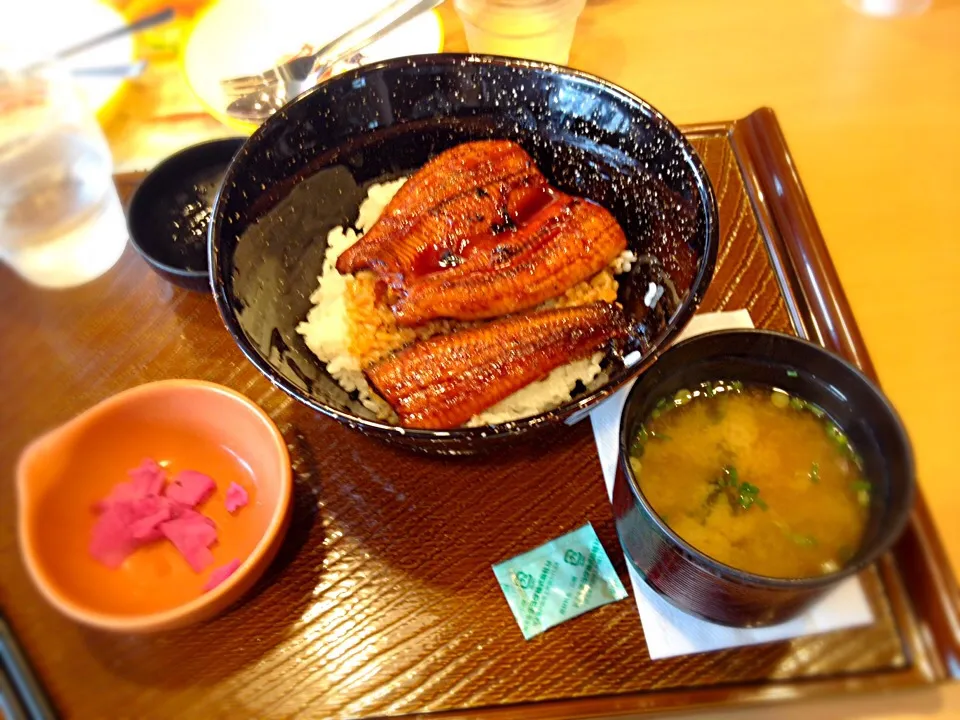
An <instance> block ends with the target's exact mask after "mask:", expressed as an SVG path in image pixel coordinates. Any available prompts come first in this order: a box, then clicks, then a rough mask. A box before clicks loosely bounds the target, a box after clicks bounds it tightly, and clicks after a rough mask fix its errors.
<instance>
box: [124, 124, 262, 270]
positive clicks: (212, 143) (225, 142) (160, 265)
mask: <svg viewBox="0 0 960 720" xmlns="http://www.w3.org/2000/svg"><path fill="white" fill-rule="evenodd" d="M243 143H244V138H242V137H227V138H219V139H217V140H207V141H205V142H201V143H197V144H195V145H189V146H188V147H185V148H183V149H182V150H178V151H177V152H175V153H173V155H168V156H167V157H165V158H164V159H163V160H161V161H160V162H159V163H158V164H157V165H156V166H155V167H154V168H153V169H152V170H151V171H150V172H148V173H147V174H146V176H144V178H143V180H141V181H140V184H139V185H137V187H136V189H135V190H134V191H133V194H132V195H131V196H130V200H129V202H128V203H127V218H128V220H127V227H128V228H129V227H130V221H129V218H130V217H131V216H132V215H133V214H134V213H136V212H137V206H138V205H140V204H143V203H144V202H146V200H145V199H144V198H145V197H146V196H147V195H148V194H149V193H150V187H149V184H148V181H149V180H150V178H151V176H153V175H154V173H158V172H161V171H163V170H164V169H165V168H166V167H167V166H168V165H172V164H173V163H175V162H177V161H181V160H182V159H183V158H184V157H185V156H190V155H193V154H195V153H200V152H203V151H207V152H209V150H210V149H211V148H213V149H218V148H219V147H220V146H222V147H223V148H224V149H228V148H233V153H234V154H236V153H237V152H238V151H239V150H240V148H241V147H243ZM222 161H223V160H222V159H220V160H219V161H218V162H222ZM145 186H146V190H144V189H143V188H144V187H145ZM219 195H220V191H219V190H218V191H217V194H216V196H214V204H213V207H215V206H216V198H217V197H219ZM210 217H213V210H211V212H210ZM130 244H131V245H133V249H134V250H136V251H137V253H138V254H139V255H140V257H142V258H143V259H144V260H145V261H146V262H147V264H148V265H150V266H152V267H154V268H156V269H157V270H160V271H161V272H164V273H168V274H170V275H174V276H176V277H178V278H182V279H183V280H187V281H190V280H199V281H203V280H207V281H209V279H210V275H211V273H210V248H209V244H210V228H209V221H208V227H207V246H208V247H207V268H206V270H186V269H184V268H181V267H177V266H176V265H170V264H168V263H165V262H162V261H160V260H157V258H156V257H155V256H154V255H153V253H152V252H151V251H150V248H148V247H144V246H143V245H141V244H140V243H139V242H138V241H137V238H136V237H135V235H134V234H133V233H130Z"/></svg>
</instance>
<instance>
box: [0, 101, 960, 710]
mask: <svg viewBox="0 0 960 720" xmlns="http://www.w3.org/2000/svg"><path fill="white" fill-rule="evenodd" d="M686 131H687V134H688V136H689V137H690V139H691V140H692V142H693V144H694V145H695V147H696V148H697V150H698V151H699V153H700V154H701V156H702V157H703V160H704V162H705V164H706V167H707V169H708V171H709V173H710V176H711V178H712V179H713V182H714V185H715V188H716V192H717V197H718V199H719V204H720V225H721V236H722V243H721V247H720V253H719V258H718V265H717V271H716V275H715V277H714V280H713V283H712V285H711V287H710V290H709V292H708V293H707V296H706V299H705V301H704V303H703V306H702V310H704V311H710V310H733V309H737V308H747V309H748V310H749V311H750V313H751V315H752V317H753V320H754V322H755V323H756V325H757V326H758V327H765V328H771V329H774V330H780V331H784V332H793V333H796V334H798V335H801V336H804V337H808V338H811V339H814V340H815V341H818V342H820V343H822V344H824V345H825V346H826V347H828V348H830V349H832V350H835V351H837V352H839V353H840V354H842V355H844V356H846V357H847V358H849V359H851V360H853V361H854V362H856V363H857V364H859V365H860V367H861V368H863V369H864V370H865V371H866V372H867V373H869V374H873V368H872V366H871V364H870V360H869V357H868V356H867V353H866V349H865V348H864V346H863V342H862V339H861V337H860V335H859V333H858V331H857V328H856V324H855V323H854V320H853V317H852V315H851V313H850V308H849V306H848V304H847V301H846V299H845V297H844V294H843V290H842V288H841V287H840V284H839V282H838V280H837V275H836V273H835V271H834V268H833V265H832V263H831V261H830V257H829V255H828V254H827V251H826V247H825V245H824V242H823V238H822V237H821V235H820V232H819V230H818V228H817V225H816V221H815V220H814V216H813V213H812V211H811V209H810V206H809V204H808V202H807V199H806V196H805V194H804V191H803V187H802V185H801V184H800V180H799V178H798V177H797V175H796V172H795V171H794V168H793V164H792V162H791V160H790V156H789V153H788V151H787V148H786V145H785V144H784V140H783V137H782V135H781V132H780V129H779V126H778V125H777V122H776V119H775V117H774V115H773V113H772V112H771V111H769V110H759V111H757V112H755V113H753V114H752V115H750V116H749V117H747V118H745V119H743V120H739V121H736V122H730V123H717V124H712V125H699V126H695V127H689V128H687V129H686ZM138 181H139V176H121V177H119V178H118V179H117V183H118V186H119V187H120V189H121V192H122V193H123V194H124V195H125V196H128V195H129V193H130V192H131V191H132V189H133V188H134V187H135V186H136V184H137V182H138ZM0 272H2V274H0V349H2V355H0V357H2V358H3V361H2V363H3V376H4V391H5V393H4V395H5V397H4V400H3V402H2V403H0V428H2V429H3V433H2V436H0V458H2V464H3V467H4V468H5V470H4V473H5V474H4V476H3V481H2V483H0V576H2V578H3V582H2V584H0V605H2V608H3V611H4V612H5V613H6V615H7V617H8V618H9V620H10V622H11V624H12V625H13V627H14V629H15V631H16V632H17V633H18V634H19V636H20V639H21V641H22V643H23V645H24V646H25V648H26V650H27V652H28V653H29V654H30V655H31V656H32V659H33V662H34V664H35V666H36V668H37V671H38V673H39V675H40V677H41V679H42V681H43V682H44V683H45V684H46V686H47V688H48V690H49V692H50V695H51V697H52V699H53V702H54V704H55V705H57V706H59V708H60V709H61V710H62V711H63V712H64V713H65V714H69V715H71V716H76V717H98V718H99V717H137V718H148V717H163V718H169V717H177V718H188V717H197V718H211V717H260V718H275V717H289V716H294V715H303V716H305V717H323V718H328V717H370V716H384V715H386V716H401V715H409V714H416V713H443V717H450V716H458V715H463V714H466V713H469V714H470V716H471V717H476V716H479V717H488V718H511V717H517V716H519V715H522V716H523V717H527V718H547V717H560V716H563V717H592V716H595V715H604V716H614V715H625V714H632V713H637V712H642V711H652V710H663V709H668V708H681V707H683V708H690V707H697V706H707V705H716V704H732V703H743V702H746V701H757V700H767V701H773V700H777V699H782V698H787V697H789V698H794V699H795V698H798V697H811V696H819V695H825V694H829V693H838V692H848V691H853V690H870V689H880V688H883V689H889V688H891V687H908V686H916V685H922V684H925V683H932V682H935V681H937V680H940V679H943V678H946V677H948V676H949V674H950V672H951V669H950V665H949V664H948V662H949V659H950V658H956V657H958V651H960V629H958V628H960V622H958V617H957V609H958V607H960V602H958V597H960V594H958V592H957V586H956V583H955V580H954V578H953V576H952V574H951V571H950V566H949V564H948V562H947V560H946V557H945V555H944V552H943V550H942V548H941V546H940V544H939V540H938V539H937V537H936V535H935V533H934V530H933V524H932V522H931V519H930V516H929V514H928V512H927V509H926V506H925V505H924V502H923V499H922V498H921V499H920V500H919V501H918V504H917V509H916V511H915V513H914V515H913V520H912V522H911V524H910V527H909V529H908V531H907V532H906V534H905V536H904V537H903V539H902V540H901V541H900V542H899V544H898V545H897V546H896V550H895V552H894V553H892V554H891V555H889V556H887V557H885V558H883V560H882V561H881V562H880V563H878V564H877V566H875V567H873V568H871V569H870V570H868V571H867V572H865V573H864V574H863V577H862V580H863V584H864V587H865V588H866V590H867V593H868V595H869V598H870V602H871V605H872V607H873V610H874V614H875V616H876V621H875V623H874V624H873V625H871V626H868V627H863V628H858V629H853V630H846V631H841V632H834V633H829V634H823V635H815V636H809V637H804V638H799V639H796V640H792V641H789V642H780V643H774V644H769V645H761V646H754V647H749V648H742V649H735V650H727V651H722V652H713V653H706V654H701V655H691V656H686V657H680V658H673V659H668V660H661V661H657V662H652V661H651V660H650V658H649V656H648V654H647V650H646V645H645V643H644V638H643V631H642V628H641V626H640V619H639V617H638V615H637V609H636V605H635V603H634V602H633V600H632V599H628V600H625V601H623V602H619V603H616V604H613V605H608V606H605V607H603V608H601V609H599V610H597V611H594V612H591V613H588V614H587V615H584V616H582V617H580V618H577V619H575V620H572V621H570V622H567V623H564V624H563V625H561V626H559V627H557V628H554V629H552V630H549V631H548V632H546V633H544V634H543V635H541V636H539V637H537V638H535V639H533V640H531V641H529V642H526V641H524V640H523V638H522V636H521V634H520V631H519V629H518V627H517V625H516V623H515V622H514V619H513V617H512V616H511V614H510V612H509V610H508V608H507V604H506V602H505V601H504V599H503V597H502V595H501V592H500V590H499V588H498V586H497V583H496V581H495V578H494V575H493V572H492V571H491V569H490V565H491V564H493V563H496V562H499V561H501V560H503V559H505V558H509V557H512V556H513V555H516V554H518V553H520V552H523V551H525V550H528V549H530V548H532V547H534V546H536V545H539V544H541V543H543V542H545V541H547V540H550V539H552V538H555V537H557V536H559V535H561V534H563V533H565V532H567V531H569V530H571V529H573V528H575V527H578V526H580V525H582V524H583V523H584V522H586V521H588V520H589V521H590V522H592V523H593V525H594V527H595V528H596V530H597V532H598V534H599V536H600V539H601V541H602V542H603V544H604V547H606V549H607V551H608V552H609V554H610V556H611V559H613V561H614V565H615V567H616V569H617V571H618V572H619V573H620V576H621V579H622V580H623V581H624V585H625V586H627V587H629V583H628V582H627V575H626V567H625V564H624V559H623V555H622V553H621V551H620V549H619V546H618V543H617V539H616V533H615V530H614V525H613V519H612V516H611V510H610V505H609V503H608V501H607V498H606V493H605V490H604V486H603V480H602V478H601V474H600V467H599V463H598V460H597V453H596V449H595V447H594V442H593V437H592V434H591V431H590V425H589V423H587V422H583V423H580V424H579V425H577V426H575V427H573V428H570V429H567V430H564V431H562V432H561V433H559V434H558V435H557V436H555V437H554V438H552V439H548V440H545V441H543V442H538V443H537V444H535V445H531V446H526V447H519V448H517V449H516V450H514V451H512V452H510V453H508V454H506V455H504V454H499V455H496V456H493V457H482V458H468V459H451V458H444V459H434V458H426V457H422V456H419V455H413V454H410V453H408V452H406V451H403V450H399V449H395V448H391V447H388V446H386V445H383V444H380V443H379V442H376V441H374V440H370V439H367V438H365V437H363V436H362V435H359V434H357V433H355V432H351V431H349V430H346V429H344V428H342V427H340V426H339V425H338V424H337V423H335V422H334V421H332V420H329V419H326V418H323V417H321V416H319V415H317V414H315V413H313V412H312V411H310V410H309V409H307V408H305V407H303V406H301V405H299V404H297V403H295V402H294V401H293V400H291V399H290V398H288V397H286V396H285V395H283V394H282V393H280V392H279V391H277V390H276V389H274V388H273V387H272V386H271V385H270V384H269V383H268V382H267V381H266V380H265V379H264V378H263V377H262V376H261V375H260V374H259V373H258V372H257V371H256V370H255V369H254V368H253V366H252V365H250V364H249V363H248V362H247V361H246V360H245V359H244V358H243V356H242V355H241V354H240V351H239V350H238V349H237V347H236V346H235V345H234V343H233V341H232V340H231V338H230V336H229V335H228V334H227V332H226V330H225V329H224V327H223V325H222V324H221V322H220V318H219V317H218V315H217V312H216V308H215V307H214V304H213V301H212V299H211V298H209V297H206V296H204V295H202V294H197V293H189V292H185V291H181V290H178V289H176V288H173V287H172V286H170V285H168V284H167V283H166V282H164V281H163V280H161V279H159V278H158V277H157V276H155V275H154V274H153V273H152V272H151V271H150V270H149V269H148V268H147V266H146V265H145V264H144V263H143V262H142V261H140V260H139V259H138V258H137V257H136V256H135V255H134V254H133V253H132V252H130V251H128V252H127V254H126V255H125V256H124V257H123V259H122V260H121V262H120V263H119V264H118V265H117V267H116V268H114V269H113V270H112V271H111V272H110V273H109V274H108V275H106V276H105V277H103V278H101V279H100V280H98V281H97V282H95V283H92V284H90V285H88V286H85V287H83V288H80V289H77V290H74V291H69V292H41V291H38V290H35V289H32V288H30V287H27V286H26V285H24V284H23V283H21V282H20V281H19V280H17V279H16V278H15V277H13V276H12V275H11V274H9V273H8V272H7V271H0ZM171 377H195V378H204V379H207V380H212V381H215V382H218V383H222V384H224V385H228V386H230V387H233V388H235V389H237V390H239V391H241V392H243V393H245V394H247V395H248V396H250V397H251V398H252V399H253V400H255V401H256V402H258V403H260V404H261V405H262V406H263V407H264V408H265V409H266V410H267V411H268V412H269V413H270V414H271V415H272V417H273V418H274V419H275V420H276V421H277V423H278V425H279V426H280V429H281V431H282V432H283V434H284V436H285V437H286V439H287V442H288V444H289V447H290V451H291V455H292V457H293V466H294V470H295V478H296V479H295V484H296V487H295V497H296V501H295V510H294V519H293V523H292V526H291V530H290V533H289V536H288V538H287V540H286V544H285V546H284V548H283V550H282V551H281V553H280V556H279V557H278V559H277V561H276V562H275V563H274V565H273V567H272V568H271V570H270V571H269V572H268V574H267V576H266V577H265V578H264V579H263V581H262V582H261V583H260V584H259V585H258V587H257V588H256V589H255V591H254V592H253V593H252V594H251V595H250V596H249V597H248V598H247V599H246V600H245V601H244V602H243V603H241V604H240V605H238V606H237V607H235V608H234V609H233V610H232V611H231V612H229V613H228V614H226V615H224V616H222V617H220V618H218V619H216V620H214V621H211V622H209V623H207V624H204V625H200V626H197V627H195V628H192V629H189V630H184V631H178V632H173V633H166V634H160V635H156V636H140V637H136V636H117V635H109V634H104V633H101V632H95V631H91V630H87V629H85V628H82V627H79V626H77V625H75V624H73V623H71V622H69V621H67V620H66V619H64V618H63V617H61V616H59V615H58V614H57V613H55V612H54V611H53V610H52V609H51V608H50V607H49V606H48V605H47V604H46V603H45V602H44V601H43V600H42V599H41V598H40V596H39V595H38V593H37V592H36V591H35V590H34V588H33V586H32V585H31V583H30V581H29V579H28V578H27V576H26V573H25V570H24V568H23V565H22V563H21V561H20V559H19V555H18V549H17V543H16V540H15V528H16V524H15V517H14V491H13V478H12V468H13V466H14V463H15V461H16V457H17V454H18V453H19V451H20V449H21V448H22V447H23V446H24V445H25V444H26V443H27V442H28V441H29V440H30V439H31V438H32V437H34V436H35V435H37V434H38V433H40V432H41V431H43V430H44V429H46V428H49V427H51V426H54V425H56V424H59V423H61V422H63V421H65V420H67V419H68V418H69V417H71V416H72V415H74V414H76V413H77V412H79V411H81V410H82V409H84V408H86V407H87V406H89V405H91V404H92V403H95V402H97V401H99V400H101V399H103V398H105V397H107V396H108V395H110V394H112V393H115V392H117V391H119V390H122V389H124V388H128V387H130V386H133V385H136V384H139V383H143V382H147V381H150V380H156V379H160V378H171ZM104 451H105V452H109V448H105V449H104ZM55 531H56V529H55V528H52V529H51V532H55ZM953 667H954V669H953V670H952V672H956V669H955V668H956V666H955V665H954V666H953Z"/></svg>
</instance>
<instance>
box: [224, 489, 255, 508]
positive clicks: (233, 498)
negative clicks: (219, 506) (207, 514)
mask: <svg viewBox="0 0 960 720" xmlns="http://www.w3.org/2000/svg"><path fill="white" fill-rule="evenodd" d="M248 502H250V496H249V495H248V494H247V491H246V490H244V489H243V486H242V485H238V484H237V483H235V482H232V483H230V487H228V488H227V498H226V501H225V503H224V504H225V505H226V506H227V512H229V513H235V512H236V511H237V510H239V509H240V508H242V507H246V505H247V503H248Z"/></svg>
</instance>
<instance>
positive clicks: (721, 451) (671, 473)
mask: <svg viewBox="0 0 960 720" xmlns="http://www.w3.org/2000/svg"><path fill="white" fill-rule="evenodd" d="M630 463H631V465H632V467H633V470H634V473H635V475H636V477H637V480H638V482H639V484H640V488H641V490H642V491H643V493H644V495H645V496H646V498H647V500H648V501H649V502H650V504H651V505H652V506H653V508H654V510H655V511H656V512H657V514H658V515H659V516H660V517H661V518H662V519H663V521H664V522H665V523H666V524H667V525H669V526H670V528H672V529H673V530H674V532H676V533H677V534H678V535H679V536H680V537H681V538H683V539H684V540H685V541H686V542H688V543H689V544H690V545H692V546H693V547H695V548H697V549H698V550H700V551H701V552H703V553H705V554H707V555H709V556H710V557H712V558H713V559H715V560H717V561H719V562H721V563H724V564H726V565H730V566H732V567H734V568H738V569H740V570H745V571H747V572H751V573H755V574H758V575H766V576H770V577H780V578H801V577H812V576H815V575H820V574H823V573H829V572H833V571H836V570H838V569H839V568H840V567H841V566H842V565H843V564H844V563H845V562H847V561H848V560H849V559H850V557H851V556H852V555H853V554H854V553H855V552H856V550H857V548H858V547H859V545H860V541H861V538H862V535H863V532H864V526H865V524H866V521H867V516H868V514H869V509H870V508H869V505H870V485H869V483H868V482H867V481H866V480H865V479H864V477H863V470H862V465H861V462H860V459H859V457H858V455H857V453H856V452H855V451H854V449H853V448H852V447H851V446H850V443H849V441H848V440H847V438H846V437H845V436H844V434H843V432H842V431H841V430H840V428H839V427H838V426H837V425H836V424H835V423H834V422H833V421H832V420H830V418H829V417H828V416H826V415H825V413H824V412H823V411H822V410H821V409H820V408H818V407H816V406H814V405H811V404H809V403H807V402H804V401H803V400H801V399H799V398H796V397H791V396H790V395H788V394H786V393H785V392H783V391H781V390H777V389H774V388H769V387H758V386H744V385H742V384H741V383H738V382H718V383H708V384H704V385H703V386H701V387H697V388H691V389H690V390H681V391H680V392H678V393H677V394H676V395H675V396H674V397H671V398H665V399H663V400H662V401H661V402H660V403H659V404H658V405H657V408H656V409H655V410H654V411H653V412H652V413H651V414H650V416H649V417H648V418H647V419H646V421H645V422H644V424H643V425H642V426H641V429H640V431H639V433H638V436H637V438H636V441H635V443H634V445H633V447H632V449H631V453H630Z"/></svg>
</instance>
